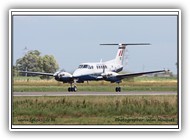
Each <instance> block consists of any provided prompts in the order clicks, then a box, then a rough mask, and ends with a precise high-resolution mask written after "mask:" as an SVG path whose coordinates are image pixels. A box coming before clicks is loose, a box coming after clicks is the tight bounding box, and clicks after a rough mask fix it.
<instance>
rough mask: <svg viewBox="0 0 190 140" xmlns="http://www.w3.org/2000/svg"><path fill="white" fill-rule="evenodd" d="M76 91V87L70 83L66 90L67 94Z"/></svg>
mask: <svg viewBox="0 0 190 140" xmlns="http://www.w3.org/2000/svg"><path fill="white" fill-rule="evenodd" d="M76 91H77V87H76V86H75V85H74V86H72V83H71V87H69V88H68V92H76Z"/></svg>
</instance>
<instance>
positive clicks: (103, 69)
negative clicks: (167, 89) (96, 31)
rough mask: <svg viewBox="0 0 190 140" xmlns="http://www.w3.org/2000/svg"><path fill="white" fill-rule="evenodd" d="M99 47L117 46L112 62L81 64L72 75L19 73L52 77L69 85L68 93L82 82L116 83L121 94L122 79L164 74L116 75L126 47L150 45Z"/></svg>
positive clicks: (124, 44) (117, 90)
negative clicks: (101, 81)
mask: <svg viewBox="0 0 190 140" xmlns="http://www.w3.org/2000/svg"><path fill="white" fill-rule="evenodd" d="M100 45H112V46H115V45H117V46H119V47H118V51H117V54H116V57H115V58H114V59H112V60H109V61H105V62H102V60H101V61H100V62H91V63H81V64H80V65H79V66H78V68H77V69H76V70H75V71H74V72H73V74H71V73H68V72H66V71H64V70H60V71H57V72H55V73H44V72H29V71H21V73H29V74H34V75H46V76H53V77H54V78H55V80H57V81H59V82H63V83H70V87H69V88H68V92H76V91H77V86H76V83H84V81H100V80H105V81H109V82H111V83H117V84H118V86H117V87H116V88H115V91H116V92H121V87H119V83H121V81H122V79H125V78H130V77H136V76H142V75H145V74H152V73H160V72H166V70H157V71H147V72H139V73H128V74H119V73H118V72H120V71H122V70H123V67H124V66H123V63H124V56H125V50H126V47H127V46H131V45H150V43H127V44H126V43H121V44H118V43H115V44H100ZM73 84H74V86H73Z"/></svg>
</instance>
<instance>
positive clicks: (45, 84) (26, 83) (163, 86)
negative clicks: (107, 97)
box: [13, 77, 177, 92]
mask: <svg viewBox="0 0 190 140" xmlns="http://www.w3.org/2000/svg"><path fill="white" fill-rule="evenodd" d="M116 86H117V84H115V83H110V82H106V81H91V82H88V83H86V82H85V83H77V88H78V90H79V91H97V92H98V91H110V92H111V91H115V87H116ZM120 86H121V87H122V91H177V80H176V79H175V78H168V77H166V78H160V77H137V78H135V79H134V81H132V82H131V81H126V80H124V81H123V82H122V83H120ZM68 87H69V84H62V83H61V82H57V81H55V80H54V79H51V80H39V79H37V78H32V79H29V80H27V79H26V77H20V79H19V77H15V78H14V79H13V91H15V92H34V91H41V92H46V91H55V92H56V91H57V92H58V91H67V88H68Z"/></svg>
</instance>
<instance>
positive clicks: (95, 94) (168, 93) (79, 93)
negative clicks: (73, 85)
mask: <svg viewBox="0 0 190 140" xmlns="http://www.w3.org/2000/svg"><path fill="white" fill-rule="evenodd" d="M123 95H177V92H170V91H164V92H159V91H152V92H150V91H143V92H141V91H128V92H86V91H85V92H13V96H123Z"/></svg>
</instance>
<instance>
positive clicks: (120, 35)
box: [13, 16, 177, 73]
mask: <svg viewBox="0 0 190 140" xmlns="http://www.w3.org/2000/svg"><path fill="white" fill-rule="evenodd" d="M101 43H151V45H150V46H128V63H127V65H125V68H124V71H129V72H140V71H150V70H160V69H163V68H167V69H170V70H171V71H172V72H173V73H177V72H176V71H177V70H176V65H175V63H176V62H177V16H14V18H13V64H15V62H16V60H17V59H18V58H20V57H22V56H23V55H24V48H25V47H27V48H28V50H39V51H40V52H41V53H42V55H45V54H48V55H54V57H55V59H56V60H57V62H58V64H59V66H60V68H64V69H66V70H67V71H69V72H71V71H73V70H74V69H76V68H77V67H78V65H79V64H80V63H83V62H98V61H100V60H101V59H102V60H103V61H107V60H110V59H113V58H115V55H116V52H117V49H118V47H117V46H100V45H99V44H101Z"/></svg>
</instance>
